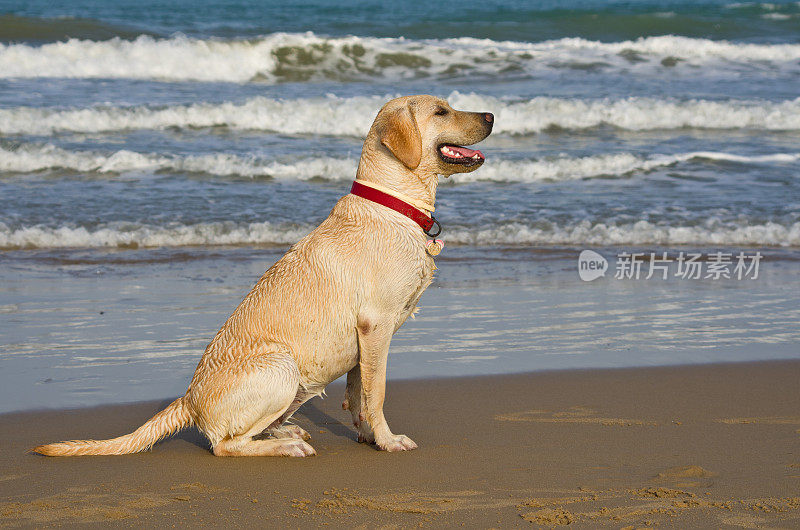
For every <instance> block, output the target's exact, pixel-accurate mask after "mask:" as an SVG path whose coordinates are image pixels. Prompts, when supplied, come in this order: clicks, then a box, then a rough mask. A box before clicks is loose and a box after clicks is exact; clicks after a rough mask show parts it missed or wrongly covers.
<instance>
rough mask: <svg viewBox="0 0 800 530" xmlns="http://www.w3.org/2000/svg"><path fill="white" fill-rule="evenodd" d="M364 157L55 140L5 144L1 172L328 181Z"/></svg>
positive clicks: (351, 172)
mask: <svg viewBox="0 0 800 530" xmlns="http://www.w3.org/2000/svg"><path fill="white" fill-rule="evenodd" d="M357 164H358V160H355V159H348V158H333V157H318V158H309V159H302V160H296V161H294V162H291V163H279V162H275V161H274V160H273V159H265V158H258V157H255V156H238V155H234V154H229V153H214V154H208V155H188V156H178V155H160V154H155V153H137V152H135V151H129V150H125V149H123V150H120V151H115V152H113V153H100V152H94V151H68V150H66V149H61V148H59V147H56V146H54V145H51V144H46V145H27V144H23V145H19V146H10V145H5V146H4V145H3V144H0V172H5V173H34V172H41V171H48V170H66V171H76V172H81V173H99V174H105V173H112V174H124V173H151V174H152V173H202V174H208V175H217V176H230V177H250V178H258V177H266V178H277V179H295V180H310V179H314V178H322V179H326V180H345V179H352V178H354V176H355V173H356V166H357Z"/></svg>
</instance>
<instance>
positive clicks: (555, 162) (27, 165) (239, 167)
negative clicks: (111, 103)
mask: <svg viewBox="0 0 800 530" xmlns="http://www.w3.org/2000/svg"><path fill="white" fill-rule="evenodd" d="M799 160H800V152H798V153H772V154H766V155H755V156H745V155H737V154H734V153H723V152H714V151H693V152H689V153H677V154H669V155H667V154H653V155H650V156H647V157H645V156H640V155H635V154H632V153H613V154H603V155H594V156H586V157H574V158H572V157H552V158H542V159H538V160H502V159H500V160H496V159H490V160H489V162H488V163H487V164H486V165H485V166H484V167H483V168H481V170H480V171H476V172H474V173H466V174H461V175H459V174H456V175H454V176H453V181H454V182H457V183H458V182H472V181H496V182H540V181H562V180H574V179H586V178H592V177H623V176H626V175H630V174H632V173H635V172H647V171H652V170H655V169H657V168H660V167H667V166H671V165H674V164H678V163H681V162H688V161H723V162H733V163H739V164H769V163H792V162H797V161H799ZM357 164H358V160H357V159H355V158H333V157H316V158H308V159H300V160H295V161H293V162H287V163H280V162H275V161H274V160H272V159H271V158H258V157H255V156H238V155H234V154H228V153H216V154H209V155H189V156H178V155H160V154H153V153H137V152H134V151H128V150H121V151H116V152H114V153H99V152H92V151H68V150H65V149H61V148H59V147H56V146H53V145H50V144H47V145H32V144H31V145H28V144H24V145H19V146H16V147H12V146H3V145H2V144H0V172H4V173H12V174H20V173H35V172H43V171H50V170H66V171H75V172H81V173H98V174H109V173H110V174H125V173H142V172H146V173H149V174H153V173H202V174H207V175H216V176H223V177H249V178H276V179H293V180H310V179H324V180H332V181H337V180H351V179H352V178H354V175H355V173H356V167H357Z"/></svg>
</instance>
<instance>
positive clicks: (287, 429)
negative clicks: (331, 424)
mask: <svg viewBox="0 0 800 530" xmlns="http://www.w3.org/2000/svg"><path fill="white" fill-rule="evenodd" d="M265 432H266V434H268V435H269V436H271V437H272V438H297V439H298V440H305V441H308V440H310V439H311V435H310V434H308V433H307V432H306V430H305V429H303V428H302V427H300V426H298V425H292V424H288V423H287V424H284V425H281V426H280V427H274V428H272V429H268V430H266V431H265Z"/></svg>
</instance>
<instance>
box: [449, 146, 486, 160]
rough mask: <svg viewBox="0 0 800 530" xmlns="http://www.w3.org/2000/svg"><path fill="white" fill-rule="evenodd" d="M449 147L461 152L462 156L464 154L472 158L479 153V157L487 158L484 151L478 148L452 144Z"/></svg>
mask: <svg viewBox="0 0 800 530" xmlns="http://www.w3.org/2000/svg"><path fill="white" fill-rule="evenodd" d="M448 147H449V148H450V150H452V151H455V152H456V153H460V154H461V156H463V157H464V158H472V157H474V156H475V155H478V158H485V157H484V156H483V153H481V152H480V151H478V150H473V149H467V148H466V147H460V146H457V145H450V146H448Z"/></svg>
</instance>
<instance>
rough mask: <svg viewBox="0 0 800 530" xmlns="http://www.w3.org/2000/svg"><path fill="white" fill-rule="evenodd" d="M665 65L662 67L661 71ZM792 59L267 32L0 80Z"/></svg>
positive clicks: (110, 46)
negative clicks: (250, 36)
mask: <svg viewBox="0 0 800 530" xmlns="http://www.w3.org/2000/svg"><path fill="white" fill-rule="evenodd" d="M664 59H669V60H670V62H669V63H667V62H665V63H664V65H662V62H661V61H663V60H664ZM675 59H678V62H677V63H676V62H675ZM798 59H800V45H798V44H774V45H766V44H742V43H732V42H727V41H713V40H708V39H695V38H689V37H680V36H674V35H664V36H658V37H645V38H640V39H637V40H633V41H622V42H612V43H606V42H599V41H591V40H586V39H581V38H563V39H557V40H549V41H543V42H536V43H526V42H512V41H503V42H500V41H493V40H489V39H475V38H466V37H465V38H457V39H440V40H433V39H427V40H413V39H404V38H374V37H355V36H348V37H336V38H329V37H321V36H318V35H315V34H313V33H273V34H270V35H266V36H264V37H260V38H255V39H246V40H222V39H207V40H201V39H195V38H189V37H185V36H176V37H173V38H169V39H154V38H152V37H149V36H141V37H139V38H137V39H136V40H133V41H127V40H121V39H112V40H109V41H86V40H77V39H71V40H69V41H65V42H57V43H50V44H44V45H41V46H33V45H30V44H8V45H1V44H0V77H66V78H132V79H154V80H168V81H230V82H247V81H251V80H259V81H262V82H276V81H281V80H299V81H303V80H308V79H364V78H375V77H384V78H403V77H414V78H416V77H419V76H433V77H452V76H454V75H459V74H462V73H469V74H470V75H474V74H476V73H477V74H484V75H495V74H500V73H504V72H511V73H512V74H513V73H514V72H518V73H519V72H528V73H531V72H537V71H542V70H552V69H561V68H570V69H598V68H616V69H625V70H630V69H635V70H637V71H641V72H644V71H647V70H651V71H655V72H663V70H664V69H665V68H667V66H665V65H667V64H670V65H672V67H673V68H678V69H683V68H684V67H685V66H687V65H704V66H708V67H711V68H710V69H704V70H700V71H692V75H695V76H696V75H706V74H708V73H720V72H725V71H730V70H731V69H736V68H740V67H742V66H744V67H747V66H748V65H751V64H752V63H759V62H761V63H763V62H764V61H768V62H771V63H774V64H780V65H781V67H785V68H796V64H794V62H796V61H797V60H798ZM755 66H756V67H757V68H761V66H763V65H757V64H756V65H755Z"/></svg>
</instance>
